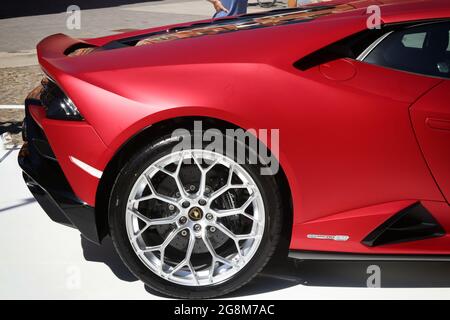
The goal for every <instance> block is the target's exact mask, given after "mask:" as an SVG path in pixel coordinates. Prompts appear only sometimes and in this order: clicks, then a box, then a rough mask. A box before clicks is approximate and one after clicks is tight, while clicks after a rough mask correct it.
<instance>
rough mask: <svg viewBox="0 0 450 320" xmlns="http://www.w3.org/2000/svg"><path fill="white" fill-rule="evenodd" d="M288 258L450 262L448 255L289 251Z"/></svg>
mask: <svg viewBox="0 0 450 320" xmlns="http://www.w3.org/2000/svg"><path fill="white" fill-rule="evenodd" d="M289 258H293V259H298V260H332V261H435V262H436V261H437V262H439V261H442V262H445V261H450V255H380V254H355V253H341V252H325V251H324V252H321V251H301V250H291V251H289Z"/></svg>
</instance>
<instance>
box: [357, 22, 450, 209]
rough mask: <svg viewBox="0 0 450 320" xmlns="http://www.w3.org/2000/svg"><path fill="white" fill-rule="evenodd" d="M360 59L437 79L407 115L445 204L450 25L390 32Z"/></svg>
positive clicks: (449, 192) (449, 187) (449, 158)
mask: <svg viewBox="0 0 450 320" xmlns="http://www.w3.org/2000/svg"><path fill="white" fill-rule="evenodd" d="M363 60H364V61H365V62H368V63H371V64H377V65H382V66H384V67H388V68H392V69H396V70H402V71H405V72H408V73H413V74H417V75H420V76H421V77H423V78H428V79H435V80H440V81H439V83H437V84H436V85H435V86H433V87H432V88H430V90H428V91H427V92H425V93H424V94H423V95H421V97H419V98H418V100H417V101H416V102H415V103H414V104H413V106H412V107H411V108H410V115H411V119H412V123H413V127H414V130H415V133H416V136H417V139H418V142H419V145H420V148H421V150H422V153H423V155H424V157H425V160H426V162H427V164H428V166H429V168H430V170H431V172H432V174H433V176H434V178H435V180H436V182H437V183H438V185H439V187H440V189H441V191H442V193H443V195H444V197H445V198H446V200H447V201H449V199H450V80H449V78H450V22H449V21H442V22H431V23H423V24H420V25H417V26H414V27H410V28H406V29H404V30H402V31H400V32H393V33H392V34H391V35H389V36H388V37H387V38H386V39H385V40H384V41H383V42H381V44H380V45H379V46H377V47H376V48H375V49H374V50H372V51H371V52H370V53H369V54H367V56H365V57H364V58H363ZM410 85H411V86H414V85H415V84H414V83H410Z"/></svg>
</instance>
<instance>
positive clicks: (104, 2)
mask: <svg viewBox="0 0 450 320" xmlns="http://www.w3.org/2000/svg"><path fill="white" fill-rule="evenodd" d="M150 1H152V2H153V1H162V0H95V1H93V0H58V1H54V0H53V1H36V0H16V1H4V3H2V10H1V11H0V19H5V18H15V17H26V16H36V15H42V14H51V13H61V12H66V10H67V8H68V7H69V6H71V5H77V6H79V7H80V8H81V9H82V10H84V9H99V8H109V7H116V6H122V5H127V4H135V3H142V2H150Z"/></svg>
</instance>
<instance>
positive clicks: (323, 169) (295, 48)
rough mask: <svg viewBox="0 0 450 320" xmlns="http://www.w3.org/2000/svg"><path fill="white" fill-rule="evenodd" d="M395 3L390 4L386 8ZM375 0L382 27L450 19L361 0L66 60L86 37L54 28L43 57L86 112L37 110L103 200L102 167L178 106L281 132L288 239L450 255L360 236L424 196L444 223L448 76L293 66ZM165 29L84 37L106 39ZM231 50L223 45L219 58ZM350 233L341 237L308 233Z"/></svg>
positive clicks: (345, 29)
mask: <svg viewBox="0 0 450 320" xmlns="http://www.w3.org/2000/svg"><path fill="white" fill-rule="evenodd" d="M391 3H392V4H391ZM370 4H379V5H381V8H382V20H383V23H395V22H402V21H410V20H418V21H420V20H429V19H435V18H447V17H450V3H449V2H448V1H446V0H432V1H406V2H405V1H357V2H354V3H353V6H354V7H355V9H354V10H351V11H348V12H343V13H338V14H331V15H327V16H323V17H319V18H316V19H315V20H314V21H308V22H305V23H299V24H292V25H286V26H278V27H273V28H262V29H256V30H249V31H240V32H236V33H225V34H219V35H210V36H202V37H197V38H190V39H183V40H179V41H167V42H162V43H158V44H154V45H149V46H142V47H130V48H123V49H115V50H110V51H99V52H96V53H95V54H91V55H86V56H80V57H70V58H69V57H67V56H65V55H64V54H63V53H64V51H65V49H67V48H68V47H69V46H71V45H73V44H74V43H76V42H78V40H74V39H71V38H69V37H66V36H64V35H55V36H51V37H49V38H47V39H45V40H43V41H42V42H41V43H40V44H39V45H38V55H39V61H40V63H41V65H42V67H43V69H44V70H45V72H47V73H48V74H49V75H50V76H51V77H52V78H53V79H54V80H55V81H56V82H57V83H58V84H59V85H60V86H61V87H62V89H63V90H64V91H65V92H66V93H67V94H68V95H69V96H70V98H71V99H72V101H73V102H74V103H75V105H76V106H77V107H78V109H79V110H80V112H81V114H82V115H83V117H84V118H85V121H83V122H67V121H57V120H51V119H47V118H46V117H45V113H44V112H43V110H42V109H41V108H39V107H37V106H36V107H33V106H32V107H31V108H30V110H31V113H32V116H33V117H34V119H35V120H36V122H37V123H39V124H40V125H41V126H42V127H43V129H44V131H45V133H46V135H47V136H48V138H49V141H50V144H51V147H52V149H53V150H54V151H55V154H56V156H57V158H58V161H59V163H60V165H61V167H62V169H63V171H64V173H65V174H66V176H67V179H68V181H69V182H70V185H71V186H72V188H73V190H74V192H75V193H76V195H77V196H78V197H79V198H80V199H82V200H84V201H85V202H86V203H87V204H89V205H91V206H95V204H96V203H95V201H96V194H97V190H98V185H99V183H100V180H99V179H97V178H95V177H93V176H91V175H89V174H87V173H86V172H85V171H83V170H82V169H80V168H79V167H78V166H76V165H75V164H74V163H72V162H71V161H70V159H69V157H70V156H73V157H76V158H77V159H80V160H82V161H83V162H85V163H87V164H88V165H90V166H92V167H94V168H96V169H98V170H100V171H103V170H105V168H106V167H107V165H108V163H109V162H110V161H111V159H112V158H113V157H114V155H115V154H116V153H117V152H118V150H119V149H120V148H121V147H122V146H123V145H124V144H126V142H127V141H128V140H129V139H131V138H132V137H133V136H134V135H136V134H138V133H139V132H140V131H141V130H143V129H144V128H147V127H149V126H151V125H154V124H156V123H158V122H160V121H163V120H167V119H172V118H179V117H184V116H203V117H211V118H216V119H221V120H224V121H227V122H230V123H232V124H234V125H236V126H239V127H242V128H244V129H248V128H253V129H259V128H267V129H272V128H273V129H275V128H276V129H280V155H279V161H280V164H281V167H282V169H283V170H284V172H285V174H286V177H287V180H288V183H289V187H290V190H291V194H292V200H293V227H292V242H291V249H301V250H318V251H338V252H339V251H341V252H353V253H370V254H372V253H373V254H375V253H384V254H450V236H449V235H445V236H443V237H439V238H434V239H428V240H421V241H414V242H408V243H402V244H393V245H385V246H382V247H375V248H369V247H367V246H364V245H363V244H361V240H362V239H363V238H364V237H365V236H367V235H368V234H369V233H370V232H371V231H372V230H374V229H375V228H376V227H377V226H379V225H380V224H381V223H383V222H384V221H385V220H386V219H388V218H389V217H390V216H392V215H393V214H395V213H396V212H398V211H399V210H401V209H403V208H405V207H407V206H409V205H411V204H413V203H415V202H417V201H421V202H422V204H423V205H424V206H425V207H426V208H427V209H428V210H429V211H430V212H431V213H432V214H433V216H434V217H435V218H436V219H437V220H438V221H439V222H440V223H441V224H442V226H443V227H444V228H445V230H446V233H447V234H448V233H449V232H450V207H449V205H448V202H447V201H449V200H450V169H449V168H450V165H449V164H450V130H449V129H450V124H449V123H450V110H449V104H448V101H450V100H449V98H450V83H449V81H448V80H442V79H438V78H432V77H426V76H421V75H416V74H411V73H406V72H401V71H396V70H391V69H386V68H382V67H378V66H374V65H369V64H366V63H363V62H358V61H355V60H350V59H341V60H336V61H333V62H330V63H327V64H323V65H320V66H317V67H314V68H311V69H309V70H307V71H301V70H298V69H297V68H295V67H294V66H293V63H294V62H296V61H298V60H299V59H300V58H302V57H304V56H306V55H307V54H310V53H312V52H314V51H316V50H318V49H320V48H322V47H325V46H326V45H329V44H331V43H333V42H336V41H338V40H340V39H343V38H345V37H346V36H349V35H351V34H354V33H357V32H359V31H362V30H364V29H365V28H366V21H367V14H366V8H367V6H368V5H370ZM164 29H167V27H162V28H156V29H150V30H142V31H136V32H132V33H127V34H120V35H114V36H110V37H104V38H98V39H89V40H85V41H86V42H87V43H89V44H92V45H96V46H101V45H104V44H106V43H108V42H110V41H112V40H115V39H120V38H123V37H129V36H134V35H139V34H146V33H149V32H153V31H157V30H164ZM225 53H226V54H225ZM311 233H314V234H325V235H327V234H345V235H349V236H350V239H349V241H346V242H339V243H338V242H335V241H332V240H321V241H318V240H315V239H308V238H307V235H308V234H311Z"/></svg>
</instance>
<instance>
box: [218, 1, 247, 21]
mask: <svg viewBox="0 0 450 320" xmlns="http://www.w3.org/2000/svg"><path fill="white" fill-rule="evenodd" d="M221 1H222V4H223V6H224V7H225V8H227V9H228V10H229V12H228V13H227V12H225V11H221V12H217V13H216V14H215V15H214V18H222V17H229V16H236V15H239V14H244V13H247V5H248V0H221Z"/></svg>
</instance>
